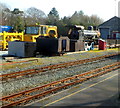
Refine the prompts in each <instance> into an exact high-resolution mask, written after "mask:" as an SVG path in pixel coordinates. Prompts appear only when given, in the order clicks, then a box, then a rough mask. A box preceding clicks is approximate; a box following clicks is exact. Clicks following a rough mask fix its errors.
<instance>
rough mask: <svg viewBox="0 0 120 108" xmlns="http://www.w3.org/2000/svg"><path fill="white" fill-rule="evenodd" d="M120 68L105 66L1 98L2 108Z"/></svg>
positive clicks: (112, 65) (119, 66)
mask: <svg viewBox="0 0 120 108" xmlns="http://www.w3.org/2000/svg"><path fill="white" fill-rule="evenodd" d="M118 68H120V62H116V63H113V64H111V65H107V66H104V67H102V68H97V69H95V70H91V71H88V72H85V73H82V74H79V75H75V76H72V77H68V78H65V79H62V80H59V81H54V82H52V83H49V84H46V85H43V86H40V87H36V88H33V89H30V90H26V91H22V92H19V93H16V94H12V95H9V96H5V97H1V98H0V101H1V102H2V105H3V106H2V108H8V107H11V106H19V105H22V106H23V105H25V104H26V103H28V102H30V101H31V100H35V99H38V98H42V97H44V96H48V95H50V94H52V93H55V92H57V91H60V90H62V89H66V88H69V87H71V86H73V85H76V84H78V83H81V82H83V81H86V80H88V79H90V78H93V77H96V76H100V75H102V74H105V73H107V72H110V71H112V70H115V69H118Z"/></svg>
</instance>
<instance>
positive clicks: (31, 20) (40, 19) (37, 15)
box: [24, 7, 46, 25]
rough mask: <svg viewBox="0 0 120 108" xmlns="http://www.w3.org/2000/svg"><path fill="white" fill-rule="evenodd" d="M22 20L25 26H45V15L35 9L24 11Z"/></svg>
mask: <svg viewBox="0 0 120 108" xmlns="http://www.w3.org/2000/svg"><path fill="white" fill-rule="evenodd" d="M24 18H25V23H26V24H27V25H30V24H36V23H39V24H45V21H46V15H45V13H44V12H43V11H42V10H40V9H37V8H35V7H31V8H28V9H27V10H26V11H25V14H24Z"/></svg>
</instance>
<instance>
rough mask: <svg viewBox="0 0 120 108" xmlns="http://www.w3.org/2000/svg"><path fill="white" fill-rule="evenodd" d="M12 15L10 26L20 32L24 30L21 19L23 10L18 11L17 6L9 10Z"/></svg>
mask: <svg viewBox="0 0 120 108" xmlns="http://www.w3.org/2000/svg"><path fill="white" fill-rule="evenodd" d="M11 13H12V16H11V18H12V19H14V20H12V21H11V22H12V27H14V30H16V31H18V32H21V31H23V30H24V19H23V13H24V12H23V11H20V10H19V9H18V8H15V9H14V10H13V11H11Z"/></svg>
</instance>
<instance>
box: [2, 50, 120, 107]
mask: <svg viewBox="0 0 120 108" xmlns="http://www.w3.org/2000/svg"><path fill="white" fill-rule="evenodd" d="M6 58H7V57H6ZM8 58H9V57H8ZM2 61H3V63H2V64H1V65H2V70H1V75H0V77H1V84H2V89H1V92H2V97H1V98H0V101H1V103H2V104H1V105H2V107H3V108H7V107H11V106H16V107H17V106H26V105H27V104H30V103H31V102H32V103H34V102H35V101H37V100H41V99H43V98H45V97H48V96H50V95H52V94H56V93H58V92H60V91H64V90H66V89H70V88H72V87H74V86H76V85H77V84H81V83H83V82H85V81H87V80H88V81H89V79H91V80H92V79H94V77H98V78H99V76H101V75H103V74H105V73H108V72H114V71H115V70H118V69H119V68H120V62H119V52H118V48H114V49H107V50H93V51H83V52H77V53H72V54H71V53H67V54H64V55H63V56H52V57H47V56H37V57H35V58H34V57H32V58H17V57H14V59H11V60H7V59H5V60H4V59H3V60H2ZM39 106H41V105H39Z"/></svg>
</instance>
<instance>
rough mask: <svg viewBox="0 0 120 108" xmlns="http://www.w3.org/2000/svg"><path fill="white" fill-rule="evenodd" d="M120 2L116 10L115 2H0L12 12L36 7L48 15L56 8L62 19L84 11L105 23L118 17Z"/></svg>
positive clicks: (105, 0) (99, 0) (27, 0)
mask: <svg viewBox="0 0 120 108" xmlns="http://www.w3.org/2000/svg"><path fill="white" fill-rule="evenodd" d="M118 1H120V0H116V9H115V0H0V2H1V3H5V4H7V5H8V6H9V7H10V8H11V10H13V9H14V8H19V9H20V10H26V9H27V8H29V7H36V8H38V9H40V10H42V11H44V12H45V14H48V13H49V12H50V10H51V9H52V8H53V7H55V8H56V9H57V11H58V12H59V15H60V17H64V16H71V15H72V14H73V13H74V12H75V11H80V10H82V11H83V12H84V14H86V15H89V16H90V15H93V14H95V15H98V16H99V17H100V18H102V19H104V21H106V20H108V19H110V18H111V17H113V16H115V15H116V16H118ZM115 10H116V11H115Z"/></svg>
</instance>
